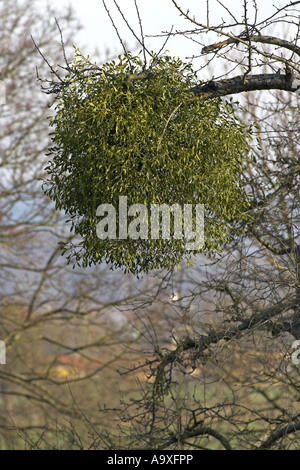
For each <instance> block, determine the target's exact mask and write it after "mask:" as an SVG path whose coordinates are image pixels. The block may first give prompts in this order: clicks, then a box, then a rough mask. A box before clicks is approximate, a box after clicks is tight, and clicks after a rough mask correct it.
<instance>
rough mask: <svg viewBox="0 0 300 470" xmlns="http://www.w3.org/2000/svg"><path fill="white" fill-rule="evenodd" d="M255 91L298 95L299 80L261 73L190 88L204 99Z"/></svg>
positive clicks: (288, 76) (289, 76) (212, 81)
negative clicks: (282, 91) (277, 91)
mask: <svg viewBox="0 0 300 470" xmlns="http://www.w3.org/2000/svg"><path fill="white" fill-rule="evenodd" d="M255 90H285V91H290V92H296V93H298V94H299V92H300V80H298V79H294V78H293V76H291V75H290V74H286V75H280V74H279V73H271V74H269V73H263V74H260V75H247V76H245V75H239V76H237V77H233V78H227V79H224V80H217V81H214V80H211V81H209V82H208V83H205V84H203V85H196V86H195V87H193V88H191V91H192V92H193V93H195V95H202V96H205V97H206V98H217V97H219V96H225V95H232V94H235V93H242V92H246V91H255Z"/></svg>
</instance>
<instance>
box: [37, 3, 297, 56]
mask: <svg viewBox="0 0 300 470" xmlns="http://www.w3.org/2000/svg"><path fill="white" fill-rule="evenodd" d="M39 1H41V0H39ZM42 1H43V0H42ZM105 1H106V4H107V7H108V8H109V10H110V11H111V13H112V16H113V19H114V21H115V22H116V25H117V27H118V29H119V32H120V34H121V36H122V38H123V39H124V40H125V41H126V43H127V45H128V47H129V50H131V49H134V46H135V44H136V40H135V39H134V37H133V36H132V34H131V33H130V31H129V30H128V29H127V27H126V25H125V24H124V21H123V20H122V18H121V16H120V14H119V13H118V11H117V10H116V7H115V5H114V1H113V0H105ZM137 3H138V6H139V9H140V14H141V17H142V24H143V29H144V33H145V34H146V35H152V34H159V33H160V32H161V31H168V30H170V29H171V27H172V25H173V26H174V29H175V30H176V29H185V28H186V29H190V28H191V25H190V24H189V23H188V22H187V21H186V20H185V19H183V18H180V16H179V13H178V11H177V10H176V9H175V7H174V5H173V3H172V1H171V0H137ZM206 3H207V2H206V0H178V5H180V6H181V7H182V8H183V9H185V10H186V9H187V8H189V9H190V14H192V15H195V17H196V19H197V20H198V21H203V22H205V21H206ZM222 3H223V4H224V5H225V6H226V7H228V8H230V10H231V12H233V14H234V15H235V17H237V18H238V19H240V18H241V15H242V12H243V8H242V6H243V3H244V2H243V0H222ZM251 3H252V2H249V4H251ZM286 3H288V2H286ZM51 4H52V5H57V7H58V9H63V8H64V6H66V5H69V4H71V5H72V6H73V8H74V10H75V11H76V13H77V15H78V18H79V19H80V21H81V23H82V25H83V30H82V31H81V32H80V33H79V34H78V36H77V38H74V43H75V45H76V46H78V47H80V48H81V49H82V52H83V53H84V54H90V55H91V56H92V54H93V51H94V48H95V47H98V50H99V52H100V53H101V56H102V57H103V59H105V51H106V50H107V49H109V50H110V51H111V52H112V55H114V54H116V53H121V52H122V49H121V45H120V43H119V40H118V38H117V35H116V33H115V31H114V28H113V26H112V25H111V22H110V20H109V18H108V16H107V14H106V11H105V9H104V6H103V3H102V0H52V1H51ZM118 4H119V5H120V7H121V8H122V10H123V12H124V14H125V15H126V18H127V20H128V21H129V23H130V25H131V26H132V27H133V29H134V30H135V31H136V32H137V33H139V23H138V19H137V15H136V10H135V5H134V0H118ZM257 4H258V7H259V13H260V15H259V16H260V18H261V19H262V18H263V17H266V16H269V15H270V14H271V13H273V12H274V11H275V10H274V7H273V5H276V6H280V5H282V1H278V0H257ZM249 13H250V21H251V10H250V11H249ZM221 16H222V17H223V18H224V19H228V13H227V12H226V11H225V9H221V8H220V6H218V4H217V0H210V21H211V24H213V23H219V22H220V19H221ZM208 39H209V38H208ZM162 43H163V39H162V38H159V39H157V38H156V39H154V38H147V41H146V45H147V46H148V47H149V49H151V50H154V51H155V52H157V51H158V50H159V49H160V47H161V45H162ZM167 49H168V50H169V51H170V53H171V55H176V56H180V57H181V58H183V59H184V58H185V57H186V56H190V55H192V54H193V53H199V51H200V46H199V45H197V44H195V43H192V42H191V41H186V40H182V39H179V38H177V39H172V40H171V41H170V42H169V43H168V47H167Z"/></svg>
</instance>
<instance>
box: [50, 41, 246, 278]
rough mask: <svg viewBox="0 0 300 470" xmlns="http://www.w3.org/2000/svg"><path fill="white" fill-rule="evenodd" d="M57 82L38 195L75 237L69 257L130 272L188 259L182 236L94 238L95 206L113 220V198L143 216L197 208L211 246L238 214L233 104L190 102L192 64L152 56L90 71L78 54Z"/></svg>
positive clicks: (240, 143) (242, 204)
mask: <svg viewBox="0 0 300 470" xmlns="http://www.w3.org/2000/svg"><path fill="white" fill-rule="evenodd" d="M66 82H67V83H68V86H65V87H63V88H62V90H61V91H60V93H59V96H58V99H57V101H56V103H57V104H56V113H55V115H54V116H53V117H52V118H51V126H53V128H54V130H53V132H52V134H51V135H52V142H53V144H52V146H51V148H50V149H49V155H51V157H52V158H51V160H50V162H49V163H48V166H47V168H46V169H47V171H48V175H49V177H48V179H47V180H46V181H45V185H44V191H45V193H46V194H47V195H48V196H49V197H50V198H51V199H52V200H54V201H55V203H56V206H57V208H59V209H63V210H64V211H65V212H66V213H67V214H68V215H69V216H70V222H71V230H73V231H74V232H75V233H76V234H77V235H79V236H80V237H81V241H80V242H79V243H78V244H77V245H75V243H74V242H68V243H66V244H65V246H64V248H63V252H64V253H66V252H68V253H67V254H68V261H69V262H70V261H73V262H74V263H75V264H76V263H77V264H78V265H79V266H83V267H86V266H91V265H92V264H93V263H99V262H102V261H106V262H107V263H110V264H111V266H112V267H121V268H122V269H123V270H124V271H125V272H126V271H129V272H132V273H135V274H138V273H140V272H148V271H149V270H151V269H154V268H171V267H174V266H175V265H177V264H178V263H179V262H180V261H181V260H182V259H185V260H186V261H187V262H191V261H192V259H193V257H194V256H195V254H196V253H195V252H192V251H188V250H187V249H186V243H187V237H183V238H182V239H174V237H171V238H170V239H162V238H161V237H160V238H159V239H157V240H151V239H150V234H149V239H141V238H139V239H137V240H132V239H129V238H128V239H122V240H118V239H115V240H114V239H110V238H106V239H105V240H100V239H99V238H98V236H97V233H96V226H97V223H98V222H99V217H97V216H96V212H97V208H98V206H99V205H100V204H103V203H107V204H112V205H113V206H114V207H115V208H116V213H117V220H118V207H119V196H127V198H128V207H129V206H130V205H132V204H137V203H140V204H144V205H145V206H146V207H148V208H149V214H150V205H151V204H163V203H166V204H169V205H172V204H179V205H180V206H181V207H182V208H183V206H184V204H192V205H193V207H195V206H196V204H204V205H205V244H204V246H203V248H202V251H204V252H214V251H215V250H219V249H220V248H221V246H222V244H223V242H224V241H226V240H228V239H229V237H230V223H231V221H232V220H233V219H235V218H238V217H240V216H241V215H242V214H243V212H245V209H246V208H247V198H246V195H245V192H244V189H243V187H242V184H241V174H242V168H243V161H244V157H245V155H246V154H247V152H248V150H249V148H248V136H249V130H248V129H247V128H246V126H244V125H242V124H241V123H240V122H239V121H238V119H237V118H236V116H235V110H236V109H235V105H234V104H233V103H232V102H223V101H222V100H221V99H213V100H205V98H203V97H195V96H194V94H193V93H192V92H191V91H190V89H191V87H193V86H194V85H195V84H196V82H197V77H196V74H195V73H194V72H193V70H192V68H191V66H190V65H188V64H185V63H183V62H182V61H181V60H179V59H174V58H171V57H168V56H163V57H155V58H154V59H153V60H152V62H150V64H149V67H148V69H147V70H146V71H145V70H144V69H143V63H142V61H141V59H140V58H139V57H138V56H137V57H136V56H131V55H128V56H126V57H119V60H118V62H115V61H112V62H109V63H107V64H105V65H104V66H103V67H101V68H99V67H97V66H96V65H92V64H91V63H90V62H89V60H88V59H86V58H84V57H83V56H82V55H81V53H80V51H79V50H77V51H76V55H75V59H74V63H73V66H72V70H71V71H70V72H69V75H68V76H67V77H66ZM198 251H199V250H198Z"/></svg>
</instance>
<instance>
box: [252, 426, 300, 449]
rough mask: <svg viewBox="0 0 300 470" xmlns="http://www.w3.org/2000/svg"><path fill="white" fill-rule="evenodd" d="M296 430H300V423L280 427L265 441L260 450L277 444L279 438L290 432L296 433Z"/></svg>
mask: <svg viewBox="0 0 300 470" xmlns="http://www.w3.org/2000/svg"><path fill="white" fill-rule="evenodd" d="M296 431H300V423H293V424H289V425H288V426H285V427H284V428H281V429H278V430H277V431H275V432H273V433H272V434H271V436H269V437H268V439H267V440H266V441H264V442H263V443H262V444H261V446H260V448H259V449H260V450H266V449H269V448H270V447H271V446H272V445H273V444H275V442H276V441H278V439H281V438H282V437H284V436H287V435H288V434H291V433H294V432H296Z"/></svg>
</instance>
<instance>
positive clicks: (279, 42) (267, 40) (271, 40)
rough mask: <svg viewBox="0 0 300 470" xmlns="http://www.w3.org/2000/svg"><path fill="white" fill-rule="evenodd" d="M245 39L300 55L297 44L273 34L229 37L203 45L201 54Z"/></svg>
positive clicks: (243, 41) (299, 48)
mask: <svg viewBox="0 0 300 470" xmlns="http://www.w3.org/2000/svg"><path fill="white" fill-rule="evenodd" d="M245 40H247V41H249V42H256V43H263V44H272V45H273V46H278V47H282V48H284V49H288V50H289V51H292V52H294V53H295V54H296V55H298V56H300V47H299V46H297V45H296V44H295V43H294V42H290V41H285V40H284V39H280V38H276V37H274V36H262V35H259V36H249V37H245V36H241V37H237V38H236V39H235V38H229V39H226V40H225V41H221V42H217V43H215V44H210V45H209V46H205V47H203V49H202V51H201V52H202V54H209V53H210V52H216V50H217V49H221V48H222V47H224V46H229V45H230V44H238V43H239V42H242V43H243V44H244V43H245Z"/></svg>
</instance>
